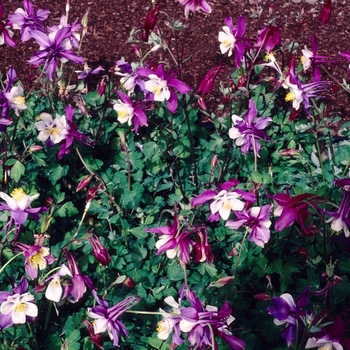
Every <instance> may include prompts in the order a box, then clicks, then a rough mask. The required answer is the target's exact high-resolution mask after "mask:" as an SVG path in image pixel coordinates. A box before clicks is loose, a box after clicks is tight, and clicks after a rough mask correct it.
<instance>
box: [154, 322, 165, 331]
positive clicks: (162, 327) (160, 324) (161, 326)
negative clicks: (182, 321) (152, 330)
mask: <svg viewBox="0 0 350 350" xmlns="http://www.w3.org/2000/svg"><path fill="white" fill-rule="evenodd" d="M165 329H166V326H165V322H164V321H159V322H158V323H157V327H156V331H157V332H158V333H160V332H162V331H164V330H165Z"/></svg>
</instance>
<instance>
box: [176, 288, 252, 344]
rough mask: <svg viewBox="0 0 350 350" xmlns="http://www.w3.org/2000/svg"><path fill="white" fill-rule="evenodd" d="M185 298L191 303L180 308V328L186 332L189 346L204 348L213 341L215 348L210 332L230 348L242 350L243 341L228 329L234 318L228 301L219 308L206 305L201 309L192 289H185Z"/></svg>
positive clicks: (200, 304)
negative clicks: (189, 305)
mask: <svg viewBox="0 0 350 350" xmlns="http://www.w3.org/2000/svg"><path fill="white" fill-rule="evenodd" d="M186 298H187V299H188V301H189V302H190V303H191V307H187V308H180V317H181V321H180V330H181V331H182V332H186V333H188V337H187V339H188V341H189V343H190V344H191V348H196V349H206V348H207V347H212V345H213V343H214V344H215V348H217V343H216V341H215V339H213V337H212V332H213V334H214V335H218V336H219V337H220V338H222V339H224V340H225V341H226V342H227V343H228V344H229V346H230V347H231V349H234V350H242V349H244V348H245V344H244V341H243V340H242V339H240V338H237V337H235V336H234V335H232V333H231V332H230V331H229V326H230V324H231V323H232V322H233V321H234V320H235V318H234V317H233V316H232V315H231V313H232V309H231V307H230V305H229V304H228V302H225V303H224V304H223V305H222V307H221V308H220V310H218V308H217V307H215V306H211V305H207V306H206V307H205V309H203V306H202V303H201V301H200V300H199V299H198V297H197V296H196V295H195V294H194V293H193V292H192V291H190V290H187V291H186ZM209 325H210V327H209ZM211 330H212V332H211Z"/></svg>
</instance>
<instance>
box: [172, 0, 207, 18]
mask: <svg viewBox="0 0 350 350" xmlns="http://www.w3.org/2000/svg"><path fill="white" fill-rule="evenodd" d="M179 3H180V4H181V5H183V6H185V16H186V18H187V17H188V14H189V12H190V11H191V12H192V13H195V12H196V11H197V10H202V11H203V12H205V13H211V7H210V6H209V5H208V3H207V2H206V1H205V0H179Z"/></svg>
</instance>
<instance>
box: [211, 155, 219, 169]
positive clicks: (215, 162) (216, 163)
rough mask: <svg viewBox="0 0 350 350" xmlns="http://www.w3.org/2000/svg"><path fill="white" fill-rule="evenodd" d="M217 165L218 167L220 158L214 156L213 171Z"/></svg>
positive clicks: (212, 161)
mask: <svg viewBox="0 0 350 350" xmlns="http://www.w3.org/2000/svg"><path fill="white" fill-rule="evenodd" d="M217 165H218V156H217V155H216V154H214V157H213V159H212V160H211V169H215V167H216V166H217Z"/></svg>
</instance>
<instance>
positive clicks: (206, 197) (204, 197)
mask: <svg viewBox="0 0 350 350" xmlns="http://www.w3.org/2000/svg"><path fill="white" fill-rule="evenodd" d="M217 194H218V193H217V192H216V191H214V190H205V191H204V192H203V193H201V194H200V195H198V196H196V197H194V198H193V199H192V200H191V205H192V207H195V206H197V205H201V204H203V203H205V202H208V201H210V200H211V199H213V198H214V197H215V196H216V195H217Z"/></svg>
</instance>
